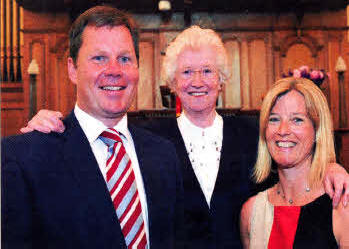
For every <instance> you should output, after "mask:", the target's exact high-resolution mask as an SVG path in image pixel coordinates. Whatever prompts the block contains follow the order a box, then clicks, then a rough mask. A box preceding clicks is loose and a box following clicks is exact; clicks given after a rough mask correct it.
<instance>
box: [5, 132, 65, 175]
mask: <svg viewBox="0 0 349 249" xmlns="http://www.w3.org/2000/svg"><path fill="white" fill-rule="evenodd" d="M61 137H62V136H61V135H60V134H57V133H52V134H51V133H50V134H44V133H40V132H31V133H27V134H23V135H17V136H11V137H6V138H4V139H3V140H2V143H1V164H2V168H3V169H4V170H6V169H14V165H17V166H20V165H26V166H25V167H24V169H25V170H30V169H31V168H33V167H35V168H38V167H39V165H43V164H44V162H46V161H48V160H51V159H52V158H56V157H57V153H52V152H53V151H57V150H58V149H59V148H60V147H61V146H59V145H60V144H61V142H62V140H61Z"/></svg>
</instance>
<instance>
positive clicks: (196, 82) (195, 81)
mask: <svg viewBox="0 0 349 249" xmlns="http://www.w3.org/2000/svg"><path fill="white" fill-rule="evenodd" d="M191 85H192V86H193V87H202V86H203V85H204V82H203V76H202V72H201V71H200V70H198V71H194V72H193V77H192V81H191Z"/></svg>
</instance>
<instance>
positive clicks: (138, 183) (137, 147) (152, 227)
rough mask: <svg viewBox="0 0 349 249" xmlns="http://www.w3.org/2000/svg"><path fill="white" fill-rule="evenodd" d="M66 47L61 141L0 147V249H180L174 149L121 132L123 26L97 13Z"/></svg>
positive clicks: (132, 75) (129, 45)
mask: <svg viewBox="0 0 349 249" xmlns="http://www.w3.org/2000/svg"><path fill="white" fill-rule="evenodd" d="M69 38H70V57H69V59H68V73H69V78H70V80H71V81H72V82H73V83H74V84H76V88H77V101H76V106H75V109H74V111H73V112H72V113H71V114H70V115H69V116H68V117H67V118H66V119H65V121H64V124H65V126H66V132H65V133H63V134H53V133H52V134H42V133H37V132H32V133H28V134H25V135H21V136H16V137H9V138H5V139H4V140H3V141H2V246H3V248H126V247H128V248H152V249H153V248H175V247H178V248H180V247H181V245H180V243H181V236H180V235H179V233H180V231H181V230H182V229H181V227H182V224H181V222H182V215H183V212H182V211H183V209H182V208H183V207H182V194H183V190H182V183H181V177H180V173H179V169H178V159H177V157H176V156H175V155H176V152H175V149H174V147H173V145H172V144H171V143H169V142H167V140H164V139H162V138H160V137H157V136H154V135H152V134H151V133H149V132H146V131H144V130H142V129H139V128H136V127H134V126H128V125H127V117H126V112H127V110H128V108H129V107H130V105H131V102H132V99H133V97H134V94H135V91H136V88H137V83H138V77H139V75H138V44H137V32H136V30H135V28H134V26H133V23H132V20H131V19H130V18H129V17H128V16H127V15H126V14H125V13H123V12H121V11H119V10H117V9H115V8H112V7H107V6H97V7H94V8H92V9H89V10H87V11H86V12H85V13H83V14H82V15H81V16H79V17H78V19H77V20H76V21H75V22H74V23H73V25H72V28H71V31H70V37H69ZM108 128H109V129H108ZM122 170H123V171H122Z"/></svg>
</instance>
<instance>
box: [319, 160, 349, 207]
mask: <svg viewBox="0 0 349 249" xmlns="http://www.w3.org/2000/svg"><path fill="white" fill-rule="evenodd" d="M323 184H324V187H325V191H326V193H327V194H328V195H329V196H330V197H331V198H332V204H333V206H334V207H336V206H338V204H339V202H340V200H341V201H342V203H343V206H344V207H346V206H347V204H348V200H349V174H348V173H347V171H346V170H345V169H344V168H343V167H342V166H340V165H339V164H337V163H331V164H330V165H329V166H328V168H327V170H326V173H325V177H324V182H323Z"/></svg>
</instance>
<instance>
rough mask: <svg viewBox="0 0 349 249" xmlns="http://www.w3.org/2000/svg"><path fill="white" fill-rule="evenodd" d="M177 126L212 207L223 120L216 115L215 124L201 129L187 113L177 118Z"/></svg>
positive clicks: (208, 202) (207, 200)
mask: <svg viewBox="0 0 349 249" xmlns="http://www.w3.org/2000/svg"><path fill="white" fill-rule="evenodd" d="M177 124H178V127H179V130H180V132H181V134H182V137H183V140H184V143H185V148H186V150H187V152H188V156H189V159H190V162H191V165H192V167H193V170H194V172H195V175H196V178H197V179H198V181H199V183H200V187H201V189H202V191H203V193H204V195H205V198H206V202H207V204H208V206H210V201H211V197H212V193H213V190H214V186H215V183H216V179H217V174H218V169H219V162H220V158H221V149H222V141H223V119H222V117H221V116H220V115H218V113H216V116H215V119H214V121H213V124H212V125H211V126H209V127H207V128H201V127H198V126H196V125H194V124H193V123H192V122H191V121H190V120H189V119H188V118H187V117H186V115H185V112H182V114H181V116H180V117H179V118H177Z"/></svg>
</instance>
